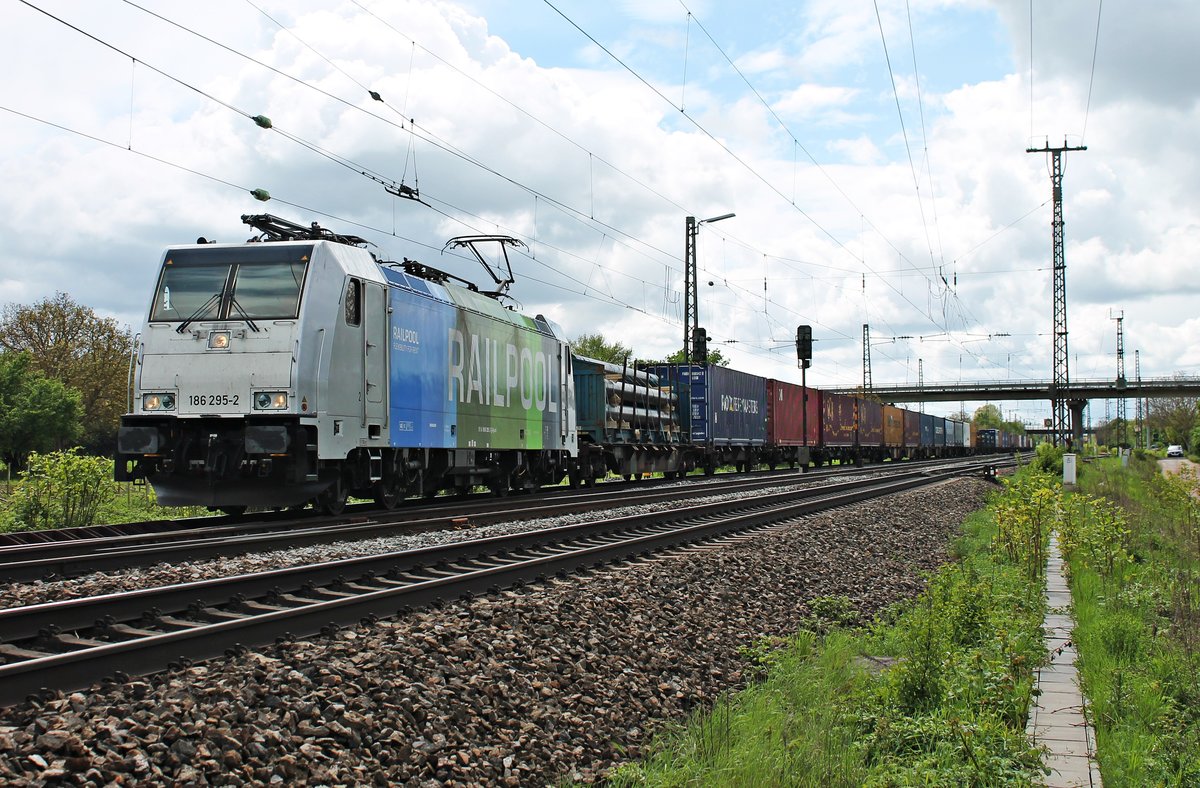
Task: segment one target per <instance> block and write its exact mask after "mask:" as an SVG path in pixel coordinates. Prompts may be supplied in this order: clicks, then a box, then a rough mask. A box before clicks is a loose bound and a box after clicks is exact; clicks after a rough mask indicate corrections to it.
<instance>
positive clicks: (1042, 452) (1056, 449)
mask: <svg viewBox="0 0 1200 788" xmlns="http://www.w3.org/2000/svg"><path fill="white" fill-rule="evenodd" d="M1066 453H1067V450H1066V449H1065V448H1064V447H1061V446H1054V445H1053V444H1050V443H1039V444H1038V445H1037V449H1035V453H1034V457H1033V462H1031V463H1030V465H1032V466H1033V467H1034V468H1036V469H1037V470H1039V471H1042V472H1043V473H1048V474H1051V475H1052V476H1057V477H1058V478H1060V479H1061V478H1062V472H1063V455H1064V454H1066Z"/></svg>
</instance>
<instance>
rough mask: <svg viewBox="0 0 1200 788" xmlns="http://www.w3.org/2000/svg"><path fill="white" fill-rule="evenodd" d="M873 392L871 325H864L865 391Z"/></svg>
mask: <svg viewBox="0 0 1200 788" xmlns="http://www.w3.org/2000/svg"><path fill="white" fill-rule="evenodd" d="M870 390H871V324H870V323H863V391H864V392H869V391H870Z"/></svg>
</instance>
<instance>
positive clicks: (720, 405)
mask: <svg viewBox="0 0 1200 788" xmlns="http://www.w3.org/2000/svg"><path fill="white" fill-rule="evenodd" d="M650 371H651V372H654V373H656V374H658V375H660V376H662V378H664V379H666V380H668V381H669V380H678V381H679V384H678V385H679V387H680V391H679V394H680V396H681V399H687V400H690V402H691V408H690V409H689V410H688V411H685V414H686V415H687V416H688V417H689V422H690V425H689V428H688V429H689V433H690V434H691V436H692V442H693V443H698V444H708V445H712V446H762V445H764V444H765V443H766V441H767V379H766V378H760V377H759V376H757V375H751V374H748V373H746V372H738V371H737V370H735V369H729V368H728V367H721V366H717V365H716V364H680V365H674V364H671V365H665V364H664V365H659V366H654V367H651V368H650ZM685 389H686V391H685Z"/></svg>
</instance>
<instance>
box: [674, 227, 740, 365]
mask: <svg viewBox="0 0 1200 788" xmlns="http://www.w3.org/2000/svg"><path fill="white" fill-rule="evenodd" d="M733 216H734V214H732V213H725V214H721V215H720V216H714V217H712V218H711V219H701V220H700V221H696V217H695V216H689V217H687V221H686V222H685V224H684V240H683V363H685V364H690V363H692V337H693V335H695V334H696V332H697V331H698V330H699V329H700V301H699V298H697V293H696V235H697V234H698V233H699V232H700V225H702V224H711V223H713V222H719V221H721V220H722V219H730V218H733Z"/></svg>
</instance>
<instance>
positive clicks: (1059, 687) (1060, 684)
mask: <svg viewBox="0 0 1200 788" xmlns="http://www.w3.org/2000/svg"><path fill="white" fill-rule="evenodd" d="M1038 689H1040V690H1041V691H1042V692H1074V693H1076V694H1078V693H1079V678H1078V674H1077V673H1073V672H1072V673H1069V674H1068V673H1044V674H1042V676H1041V677H1040V678H1039V679H1038Z"/></svg>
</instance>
